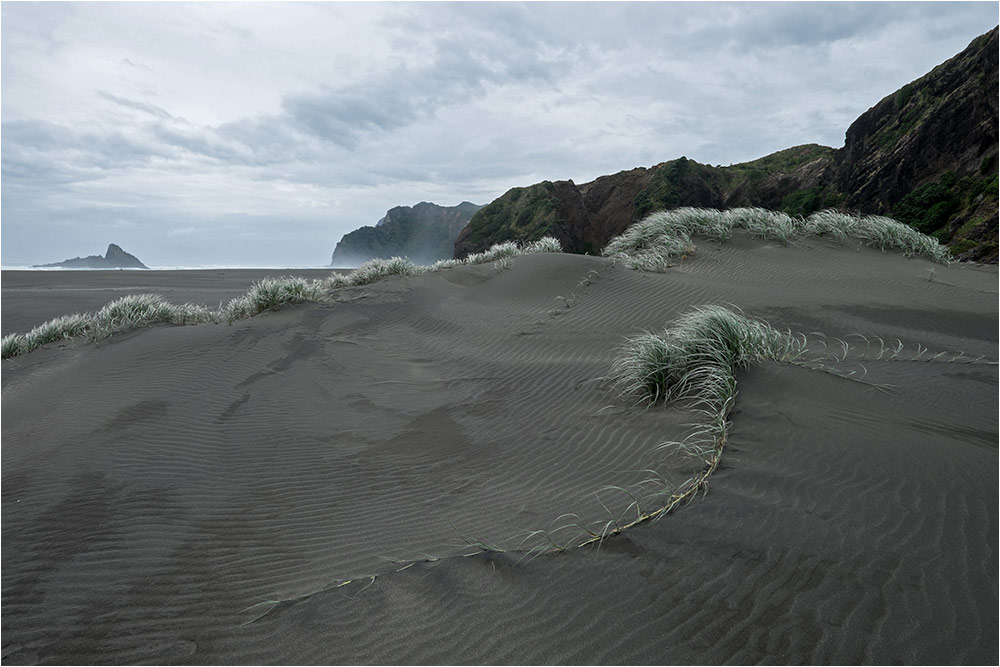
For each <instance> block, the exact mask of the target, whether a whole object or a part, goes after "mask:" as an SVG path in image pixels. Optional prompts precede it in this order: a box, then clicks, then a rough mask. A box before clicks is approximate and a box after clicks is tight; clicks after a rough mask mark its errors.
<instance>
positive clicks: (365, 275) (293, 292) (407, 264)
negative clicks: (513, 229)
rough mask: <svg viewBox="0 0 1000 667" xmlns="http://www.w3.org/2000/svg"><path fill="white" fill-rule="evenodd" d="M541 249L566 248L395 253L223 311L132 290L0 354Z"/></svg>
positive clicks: (541, 245) (16, 340) (536, 245)
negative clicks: (427, 258) (414, 257)
mask: <svg viewBox="0 0 1000 667" xmlns="http://www.w3.org/2000/svg"><path fill="white" fill-rule="evenodd" d="M537 252H562V246H561V245H560V244H559V241H557V240H556V239H554V238H552V237H549V236H547V237H544V238H542V239H539V240H538V241H534V242H532V243H528V244H525V245H523V246H522V245H518V244H516V243H513V242H511V241H507V242H504V243H498V244H496V245H494V246H493V247H491V248H490V249H489V250H486V251H484V252H481V253H477V254H475V255H471V256H469V257H467V258H465V259H464V260H456V259H450V260H442V261H440V262H436V263H435V264H432V265H431V266H419V265H416V264H414V263H413V262H412V261H410V260H409V259H406V258H404V257H392V258H390V259H372V260H369V261H367V262H365V263H364V264H362V265H361V266H359V267H358V268H356V269H355V270H354V271H352V272H350V273H349V274H347V275H343V274H336V273H335V274H333V275H331V276H330V277H329V278H327V279H326V280H307V279H306V278H300V277H295V276H285V277H281V278H265V279H263V280H260V281H258V282H255V283H253V284H252V285H251V286H250V289H249V290H248V291H247V293H246V294H243V295H241V296H238V297H236V298H234V299H232V300H231V301H230V302H229V303H227V304H225V305H224V306H220V307H219V308H218V309H211V308H208V307H206V306H200V305H195V304H190V303H188V304H183V305H176V304H172V303H170V302H168V301H166V300H165V299H164V298H163V297H162V296H160V295H157V294H131V295H128V296H124V297H122V298H120V299H116V300H114V301H112V302H110V303H108V304H107V305H106V306H104V307H103V308H101V309H100V310H98V311H97V312H95V313H84V314H75V315H66V316H63V317H58V318H56V319H54V320H49V321H48V322H45V323H44V324H41V325H39V326H37V327H35V328H34V329H32V330H31V331H29V332H28V333H26V334H16V333H15V334H10V335H7V336H4V337H3V340H2V341H0V356H2V358H3V359H8V358H10V357H15V356H18V355H20V354H27V353H28V352H31V351H32V350H35V349H37V348H39V347H40V346H42V345H45V344H46V343H51V342H54V341H58V340H64V339H68V338H75V337H88V338H91V339H93V340H99V339H102V338H107V337H109V336H113V335H115V334H118V333H123V332H125V331H131V330H133V329H138V328H140V327H144V326H150V325H153V324H159V323H166V324H175V325H184V324H202V323H210V322H211V323H218V322H223V321H225V322H229V323H230V324H232V323H233V322H235V321H237V320H242V319H247V318H250V317H253V316H254V315H257V314H259V313H262V312H264V311H265V310H272V309H274V308H278V307H280V306H282V305H285V304H295V303H303V302H307V301H322V300H324V299H326V298H327V297H328V296H329V295H330V293H331V292H332V291H334V290H336V289H339V288H343V287H357V286H363V285H370V284H372V283H374V282H377V281H379V280H381V279H382V278H385V277H386V276H392V275H404V276H411V275H418V274H421V273H425V272H428V271H439V270H442V269H446V268H451V267H454V266H463V265H472V264H485V263H488V262H501V263H502V265H503V267H504V268H509V266H510V260H511V258H512V257H515V256H517V255H523V254H528V253H537Z"/></svg>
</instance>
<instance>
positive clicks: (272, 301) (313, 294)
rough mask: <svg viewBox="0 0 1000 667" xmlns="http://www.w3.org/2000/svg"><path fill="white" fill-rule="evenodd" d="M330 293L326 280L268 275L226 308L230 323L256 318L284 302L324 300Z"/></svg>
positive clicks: (225, 312) (223, 311)
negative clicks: (326, 287) (270, 276)
mask: <svg viewBox="0 0 1000 667" xmlns="http://www.w3.org/2000/svg"><path fill="white" fill-rule="evenodd" d="M325 293H326V289H325V285H324V283H323V282H322V281H315V280H306V279H305V278H298V277H291V276H289V277H282V278H264V279H263V280H260V281H258V282H255V283H253V284H251V285H250V290H249V291H248V292H247V293H246V294H243V295H242V296H238V297H236V298H235V299H233V300H232V301H230V302H229V303H228V304H226V305H225V306H223V307H222V309H221V316H222V318H223V319H225V320H226V321H227V322H230V323H231V322H235V321H236V320H242V319H246V318H248V317H253V316H254V315H257V314H258V313H262V312H264V311H265V310H272V309H274V308H277V307H279V306H282V305H284V304H286V303H287V304H291V303H303V302H305V301H320V300H322V299H323V298H324V296H325Z"/></svg>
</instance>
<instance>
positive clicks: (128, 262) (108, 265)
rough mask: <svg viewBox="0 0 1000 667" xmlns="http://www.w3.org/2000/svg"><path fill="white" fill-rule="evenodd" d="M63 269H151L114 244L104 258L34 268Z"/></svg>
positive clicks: (97, 257) (83, 258) (68, 260)
mask: <svg viewBox="0 0 1000 667" xmlns="http://www.w3.org/2000/svg"><path fill="white" fill-rule="evenodd" d="M56 267H59V268H63V269H146V268H149V267H147V266H146V265H145V264H143V263H142V262H140V261H139V258H138V257H136V256H135V255H130V254H129V253H127V252H125V251H124V250H122V249H121V247H120V246H117V245H115V244H114V243H112V244H110V245H109V246H108V251H107V252H106V253H104V257H101V256H100V255H90V256H88V257H74V258H73V259H67V260H64V261H62V262H56V263H54V264H36V265H34V268H37V269H43V268H56Z"/></svg>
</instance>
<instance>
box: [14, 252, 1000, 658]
mask: <svg viewBox="0 0 1000 667" xmlns="http://www.w3.org/2000/svg"><path fill="white" fill-rule="evenodd" d="M931 266H933V265H931V264H930V263H928V262H926V261H924V260H920V259H911V260H907V259H905V258H903V257H902V256H901V255H898V254H893V253H889V254H882V253H880V252H878V251H875V250H870V249H856V248H855V247H854V246H851V245H848V246H845V247H839V246H836V245H834V244H829V243H826V242H824V241H819V240H809V241H800V242H797V243H795V244H793V245H792V246H790V247H787V248H781V247H777V246H773V245H769V244H764V243H758V242H753V241H748V240H746V239H744V238H737V239H734V240H733V241H732V242H731V243H729V244H726V245H724V246H721V247H720V246H717V245H715V244H712V243H710V242H705V241H703V242H701V243H700V244H699V251H698V252H697V254H696V255H695V256H694V258H692V259H691V260H688V261H686V262H684V263H682V264H680V265H678V266H677V267H675V268H673V269H671V270H670V271H669V272H667V273H665V274H641V273H638V272H634V271H630V270H627V269H624V268H623V267H621V266H616V265H614V264H613V263H612V262H611V261H609V260H606V259H601V258H595V257H581V256H553V255H539V256H529V257H520V258H516V259H514V261H513V267H512V268H511V269H510V270H508V271H505V272H502V273H496V272H495V271H494V270H493V268H492V267H491V266H489V265H486V266H481V267H462V268H456V269H450V270H446V271H442V272H439V273H435V274H429V275H423V276H417V277H406V278H400V277H395V278H390V279H387V280H384V281H382V282H380V283H378V284H376V285H370V286H367V287H360V288H351V289H348V290H343V291H342V293H341V294H340V295H339V296H338V300H337V301H331V302H329V303H323V304H308V305H302V306H297V307H290V308H285V309H283V310H281V311H278V312H272V313H267V314H264V315H261V316H258V317H256V318H254V319H252V320H249V321H244V322H239V323H236V324H234V325H232V326H227V325H218V326H216V325H202V326H197V327H177V328H173V327H154V328H152V329H149V330H143V331H140V332H136V333H131V334H128V335H124V336H121V337H118V338H116V339H114V340H112V341H111V342H105V343H102V344H101V345H100V346H99V347H95V346H94V345H92V344H87V343H75V342H74V343H64V344H60V345H50V346H47V347H46V348H44V349H41V350H39V351H36V352H33V353H31V354H29V355H26V356H23V357H18V358H15V359H11V360H5V361H4V362H3V415H4V419H3V425H2V429H3V430H2V434H3V446H2V464H3V465H2V472H3V487H2V504H3V517H2V518H3V524H2V539H3V550H2V566H3V567H2V582H3V620H2V623H3V661H4V663H5V664H26V663H43V664H44V663H49V664H52V663H66V662H83V663H93V662H100V663H143V664H146V663H152V664H189V663H222V664H244V663H289V664H291V663H368V664H371V663H404V664H405V663H421V664H423V663H468V664H477V663H518V664H526V663H555V664H576V663H594V664H618V663H622V664H629V663H631V664H647V663H648V664H670V663H689V664H702V663H710V664H716V663H779V664H801V663H846V664H850V663H875V664H886V663H888V664H898V663H907V664H938V663H949V664H959V663H966V664H968V663H982V664H995V663H996V662H997V661H998V649H997V630H998V620H997V607H998V599H997V585H998V582H997V572H998V563H997V528H998V513H997V504H998V495H997V471H998V460H997V442H998V429H997V417H996V407H997V402H998V391H997V386H998V382H997V380H998V377H997V366H996V360H997V359H996V354H997V330H998V328H997V317H998V313H997V268H996V267H995V266H994V267H975V266H956V267H941V266H935V267H934V268H935V278H934V280H933V281H931V280H928V279H927V276H928V269H929V268H930V267H931ZM592 271H593V272H594V273H590V272H592ZM285 273H288V272H285ZM588 276H589V278H588V280H584V278H586V277H588ZM108 280H109V281H110V282H108V283H107V285H106V287H105V289H107V290H112V291H113V290H115V283H114V281H113V280H112V279H111V277H109V278H108ZM121 280H122V281H123V282H122V283H120V284H121V285H124V284H125V283H128V284H130V285H131V284H132V283H133V281H134V280H135V278H134V277H133V275H131V274H127V275H125V276H122V277H121ZM183 282H184V280H183V277H181V278H180V279H179V280H178V282H176V283H174V284H175V287H176V289H177V292H176V294H178V295H179V294H182V293H184V294H185V296H184V297H181V298H174V296H173V295H167V296H168V298H171V300H175V301H184V300H193V301H203V300H202V299H198V298H196V297H193V296H187V294H190V293H191V292H184V289H188V287H193V288H196V289H202V290H205V293H206V294H208V293H212V294H213V295H217V294H221V290H222V288H221V287H220V288H219V290H220V291H219V292H211V290H212V289H215V288H214V287H213V286H212V282H211V281H206V282H205V283H202V284H199V285H198V286H190V285H189V286H188V287H182V286H181V285H182V284H183ZM588 283H589V284H588ZM245 288H246V285H243V286H241V287H239V288H238V289H236V293H241V292H242V291H244V290H245ZM10 289H11V290H12V292H13V293H14V294H15V295H16V288H13V287H11V288H10ZM226 289H228V286H227V287H226ZM144 291H157V290H153V289H150V290H144ZM55 292H56V293H58V291H55ZM9 296H10V294H9V292H8V283H7V275H6V274H5V275H4V306H3V310H4V315H3V317H4V323H5V324H4V327H5V329H4V330H5V331H7V329H6V326H7V324H6V323H7V321H8V319H7V318H8V315H10V316H11V317H16V318H21V319H20V320H19V321H29V320H31V319H32V318H37V317H38V310H33V309H34V308H37V309H41V308H42V302H41V301H34V300H29V299H21V298H17V297H16V296H15V298H14V299H12V300H11V301H8V298H9ZM233 296H235V294H233ZM560 297H562V298H560ZM208 301H209V303H213V302H214V301H215V296H213V298H212V299H211V300H208ZM567 303H568V304H570V307H567ZM709 303H718V304H724V305H725V304H732V305H735V306H738V307H739V308H741V309H743V311H744V312H745V313H746V314H748V315H750V316H754V317H760V318H763V319H766V320H768V321H769V322H770V323H771V324H773V325H774V326H776V327H778V328H781V329H785V328H790V329H792V330H793V331H803V332H807V333H808V332H811V331H822V332H824V333H825V334H827V335H828V336H830V337H834V336H840V337H846V336H849V335H850V334H863V335H866V336H869V337H872V338H873V337H875V336H881V337H882V338H884V339H886V340H889V339H892V341H893V342H895V339H897V338H898V339H901V340H902V341H903V342H904V343H905V345H906V347H905V351H906V353H905V354H901V355H900V357H899V358H898V359H897V360H894V361H873V360H871V359H868V360H866V361H863V362H862V363H864V365H865V367H866V368H867V372H868V374H867V376H866V380H870V381H872V382H878V383H889V384H892V385H894V386H895V389H893V390H892V391H890V392H889V393H883V392H880V391H878V390H877V389H875V388H874V387H872V386H870V385H868V384H862V383H858V382H852V381H849V380H846V379H843V378H841V377H837V376H834V375H830V374H827V373H823V372H821V371H815V370H807V369H804V368H801V367H797V366H789V365H782V364H776V363H766V364H762V365H759V366H755V367H752V368H750V369H748V370H746V371H742V372H741V373H740V374H739V376H738V380H739V392H740V393H739V398H738V400H737V404H736V409H735V410H734V412H733V414H732V415H731V419H732V422H733V425H732V429H731V432H730V438H729V443H728V445H727V447H726V450H725V453H724V456H723V463H722V466H721V467H720V468H719V470H718V471H716V472H715V473H714V474H713V475H712V477H711V478H710V480H709V481H710V484H709V489H708V492H707V494H706V495H704V496H699V498H698V499H697V500H695V501H694V502H692V503H691V504H690V505H687V506H685V507H683V508H681V509H679V510H678V511H676V512H675V513H673V514H670V515H668V516H667V517H666V518H664V519H663V520H661V521H659V522H657V523H655V524H645V525H642V526H640V527H637V528H633V529H631V530H629V531H628V532H627V533H625V534H624V535H620V536H617V537H614V538H612V539H609V540H607V541H605V542H604V543H603V545H602V546H601V548H600V550H599V551H598V550H595V549H593V548H586V549H580V550H576V551H572V552H568V553H564V554H561V555H552V556H542V557H539V558H535V559H533V560H530V561H523V562H520V563H518V561H519V559H520V558H521V556H522V555H523V553H521V552H517V551H516V550H515V551H513V552H508V553H502V554H480V555H477V556H472V557H462V556H461V555H459V554H462V553H470V552H472V551H473V550H472V549H469V548H462V547H459V546H453V545H455V544H456V543H460V539H459V538H458V537H457V535H456V531H458V532H461V533H462V534H465V535H468V536H473V537H475V538H478V539H482V540H487V541H494V542H501V543H502V544H503V545H504V546H507V547H509V548H513V549H516V548H517V545H518V541H519V538H518V536H519V535H523V533H524V531H527V530H530V529H536V528H550V527H553V526H554V525H558V524H553V523H552V522H553V521H554V520H556V519H557V517H559V515H561V514H563V513H566V512H575V513H577V514H579V515H580V517H581V518H582V519H583V520H585V521H588V522H591V521H600V520H602V514H603V516H604V517H606V516H607V515H606V513H605V512H604V510H603V508H601V506H600V504H599V503H597V502H596V500H595V499H594V495H593V492H594V491H596V490H598V489H600V488H601V487H602V486H605V485H608V484H617V485H628V484H630V483H634V482H636V481H638V480H639V479H641V478H642V473H639V472H636V471H639V470H642V469H644V468H654V467H655V468H657V469H658V470H663V469H665V468H664V466H667V465H668V464H669V461H668V460H667V458H666V457H667V455H666V454H665V453H664V452H663V451H655V449H654V448H655V447H656V445H657V444H658V443H660V442H662V441H664V440H668V439H673V438H678V437H681V436H683V435H684V434H685V432H686V431H685V430H684V428H683V427H682V426H681V424H683V423H685V422H686V421H689V420H690V416H689V415H688V414H687V413H682V412H680V411H678V410H676V409H663V408H657V409H653V410H649V411H637V410H629V409H626V407H627V406H626V404H625V403H624V402H623V401H622V399H620V398H619V397H618V396H617V395H616V393H615V391H614V390H613V388H612V387H611V386H609V383H608V382H607V381H606V380H603V379H602V378H603V377H604V376H606V375H607V373H608V371H609V368H610V366H611V364H612V362H613V361H614V359H615V356H616V347H617V346H618V345H619V344H620V343H621V342H622V340H623V338H624V337H625V336H628V335H633V334H636V333H639V332H641V331H643V330H653V329H660V328H662V327H664V326H666V325H668V324H669V323H670V321H671V320H672V319H674V318H675V317H676V316H677V315H679V314H680V313H682V312H685V311H686V310H687V309H688V308H690V307H691V306H694V305H702V304H709ZM9 304H16V307H12V308H13V309H16V308H23V309H24V310H23V312H18V313H8V306H9ZM99 305H102V304H101V303H98V304H96V306H99ZM96 306H86V307H83V309H85V310H87V309H93V308H94V307H96ZM46 312H47V311H46ZM55 314H62V313H55ZM48 317H49V315H45V316H43V317H42V319H47V318H48ZM918 344H919V345H921V346H922V347H925V348H930V350H931V352H930V353H929V354H925V355H922V356H921V357H920V360H917V361H911V360H910V359H911V358H912V357H914V356H915V355H916V353H917V352H918V348H917V345H918ZM943 350H949V351H954V352H955V353H957V351H959V350H963V351H964V352H965V353H966V355H971V356H972V357H975V356H978V355H986V358H985V359H983V360H981V361H980V362H978V363H970V364H962V363H947V362H946V361H945V360H946V359H949V358H951V357H952V356H954V355H953V354H949V355H943V356H942V357H939V358H938V359H937V360H935V361H931V362H927V361H923V359H926V358H928V357H930V356H931V355H933V354H936V353H937V352H940V351H943ZM855 356H857V355H855ZM856 362H857V360H856V359H855V360H852V359H850V358H849V359H848V361H847V362H844V364H843V365H842V366H843V367H844V368H845V369H852V368H856V365H853V366H852V365H851V364H856ZM987 362H989V363H987ZM680 472H683V471H680ZM601 497H602V498H604V499H605V500H606V502H608V503H609V505H610V506H611V509H612V511H616V512H617V511H621V510H624V508H625V506H626V505H627V502H625V501H624V500H623V499H621V498H618V499H615V496H614V495H613V494H605V495H602V496H601ZM452 526H454V528H453V527H452ZM421 553H426V554H431V555H433V556H436V557H439V560H436V561H434V562H430V563H427V562H424V563H418V564H416V565H414V566H412V567H409V568H407V569H403V570H401V571H398V572H397V571H394V570H398V569H399V568H401V567H402V564H394V563H392V562H390V561H389V560H386V558H402V559H404V560H405V559H407V558H409V559H415V558H419V557H420V554H421ZM369 575H378V576H377V577H375V578H374V579H373V578H372V577H371V576H369ZM343 579H352V580H353V581H352V583H350V584H346V585H344V586H342V587H339V588H329V589H327V590H321V589H323V588H324V586H329V585H330V584H331V582H335V581H338V580H343ZM308 593H315V594H313V595H311V596H308V597H302V598H300V599H299V600H298V601H297V602H294V603H287V604H283V605H281V606H279V607H277V608H275V609H274V610H273V611H272V612H270V613H269V614H267V615H266V616H263V617H262V618H259V619H258V620H256V621H254V622H252V623H249V624H242V623H244V622H245V621H248V620H250V619H252V618H253V617H254V616H255V613H259V612H260V611H262V610H263V608H257V609H256V610H251V611H248V612H244V613H241V610H243V609H245V608H246V607H248V606H250V605H252V604H254V603H256V602H259V601H261V600H266V599H279V598H293V597H296V596H305V595H306V594H308Z"/></svg>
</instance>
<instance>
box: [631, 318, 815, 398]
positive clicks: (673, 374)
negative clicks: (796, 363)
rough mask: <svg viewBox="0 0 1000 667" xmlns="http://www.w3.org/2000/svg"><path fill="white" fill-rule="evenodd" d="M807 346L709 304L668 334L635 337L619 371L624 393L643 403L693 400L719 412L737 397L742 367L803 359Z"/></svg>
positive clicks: (647, 334)
mask: <svg viewBox="0 0 1000 667" xmlns="http://www.w3.org/2000/svg"><path fill="white" fill-rule="evenodd" d="M803 346H804V343H803V341H802V340H801V339H799V338H795V337H793V336H792V335H791V334H790V333H783V332H780V331H777V330H776V329H774V328H772V327H771V326H770V325H768V324H767V323H765V322H761V321H759V320H754V319H751V318H748V317H746V316H745V315H742V314H740V313H736V312H733V311H731V310H729V309H728V308H724V307H722V306H703V307H701V308H696V309H694V310H693V311H691V312H690V313H688V314H686V315H683V316H682V317H681V318H680V319H678V320H677V322H676V323H675V324H674V326H673V327H671V328H669V329H667V330H666V331H664V332H663V333H662V334H653V333H646V334H642V335H640V336H636V337H634V338H631V339H629V340H628V341H627V343H626V344H625V347H624V354H623V356H622V358H621V359H619V360H618V362H616V364H615V368H614V375H615V377H616V379H617V383H618V386H619V387H620V388H621V389H622V391H623V393H625V394H626V395H630V396H633V397H635V398H637V399H638V400H639V401H640V402H643V403H657V402H661V401H669V400H675V399H693V400H694V401H695V402H696V403H701V404H703V405H704V407H705V408H707V409H710V410H712V411H713V412H718V411H720V410H724V409H725V408H726V406H727V405H728V404H729V403H730V402H731V401H732V400H734V399H735V395H736V380H735V375H734V374H735V372H736V369H738V368H744V367H746V366H748V365H749V364H750V363H751V362H755V361H763V360H765V359H775V360H780V361H790V360H794V359H797V358H798V357H799V356H800V355H801V354H802V351H803Z"/></svg>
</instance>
